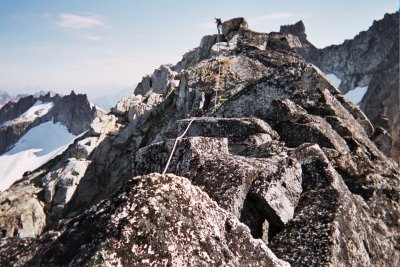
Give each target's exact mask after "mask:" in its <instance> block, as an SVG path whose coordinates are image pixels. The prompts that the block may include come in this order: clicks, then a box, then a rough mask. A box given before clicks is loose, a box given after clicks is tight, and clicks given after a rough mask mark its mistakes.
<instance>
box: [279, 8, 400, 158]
mask: <svg viewBox="0 0 400 267" xmlns="http://www.w3.org/2000/svg"><path fill="white" fill-rule="evenodd" d="M281 32H283V33H290V34H293V35H295V36H298V37H299V40H300V42H301V44H302V47H301V48H297V52H298V53H299V54H301V55H302V56H303V57H304V58H305V59H306V60H307V61H309V62H312V63H314V64H316V65H317V66H318V67H319V68H321V69H322V70H323V71H324V72H325V73H329V74H330V73H333V74H335V75H336V76H337V77H339V78H340V79H341V83H340V86H339V90H340V91H341V92H342V93H347V92H348V91H350V90H353V89H354V88H356V87H362V86H368V91H367V93H366V94H365V96H364V97H363V99H362V101H361V105H360V107H361V110H362V111H363V112H364V113H365V114H366V115H367V117H368V118H369V120H370V121H371V122H372V123H373V124H374V126H375V127H376V128H379V127H382V128H384V129H385V130H386V131H388V132H389V133H390V134H391V135H392V143H391V144H389V145H384V147H385V148H383V151H385V153H386V154H387V155H389V156H391V157H392V158H393V159H395V160H396V161H399V159H400V158H399V157H400V141H399V140H400V137H399V133H400V128H399V127H400V118H399V115H398V114H399V112H398V111H399V101H398V99H399V90H398V88H399V87H400V84H399V60H398V58H399V56H398V54H399V13H398V12H396V13H394V14H386V15H385V16H384V18H383V19H382V20H379V21H374V23H373V25H372V26H371V27H370V28H369V29H368V30H367V31H363V32H361V33H359V34H358V35H357V36H355V37H354V38H353V39H351V40H346V41H345V42H344V43H343V44H341V45H332V46H328V47H325V48H323V49H317V48H315V47H314V46H313V45H312V44H311V43H310V42H309V41H308V40H307V35H306V33H305V27H304V24H303V22H302V21H299V22H297V23H296V24H294V25H287V26H282V27H281ZM376 135H378V133H376V134H375V136H376ZM385 139H387V138H385ZM375 140H379V141H378V143H377V145H378V146H379V147H382V140H381V139H375ZM388 147H389V148H388Z"/></svg>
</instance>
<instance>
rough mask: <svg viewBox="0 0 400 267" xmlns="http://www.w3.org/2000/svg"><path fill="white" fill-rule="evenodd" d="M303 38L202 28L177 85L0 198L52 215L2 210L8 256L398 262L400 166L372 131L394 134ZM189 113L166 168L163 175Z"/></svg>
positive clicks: (55, 260) (135, 101) (93, 132)
mask: <svg viewBox="0 0 400 267" xmlns="http://www.w3.org/2000/svg"><path fill="white" fill-rule="evenodd" d="M232 24H234V23H233V22H232ZM300 39H301V38H294V37H293V36H290V35H286V34H283V33H279V34H277V33H271V34H267V33H257V32H254V31H251V30H249V29H246V28H245V27H239V28H234V30H232V31H231V32H230V33H229V34H228V35H224V42H219V43H216V42H217V40H216V36H206V37H204V38H203V39H202V41H201V44H200V47H199V48H196V49H194V50H193V51H191V52H189V53H187V54H185V55H184V57H183V59H182V61H180V62H179V63H177V64H176V65H174V66H170V67H169V68H170V70H171V71H175V72H177V73H176V74H174V75H175V76H174V79H177V80H178V79H179V84H178V83H171V82H170V83H168V81H169V78H168V77H167V76H162V75H160V76H159V77H161V78H160V79H162V81H161V82H160V84H169V85H167V87H168V88H167V90H166V91H164V92H163V93H160V94H158V93H155V92H153V90H152V89H150V90H149V91H147V92H146V93H145V94H144V95H141V96H140V97H138V96H132V97H130V98H128V99H125V100H123V101H122V102H121V103H123V104H122V105H120V106H119V107H117V108H116V109H115V110H117V109H118V111H116V112H113V114H108V115H104V116H101V117H99V118H98V119H96V120H95V121H94V122H93V123H92V125H91V129H90V130H89V131H88V132H87V133H86V134H85V135H83V136H82V137H81V138H80V139H79V140H76V141H75V143H74V144H72V145H71V146H70V148H69V149H68V150H66V151H65V152H64V153H63V154H62V155H60V156H59V157H58V158H56V159H54V160H52V161H51V162H49V163H48V164H46V166H43V167H41V168H40V169H39V170H37V171H35V172H32V173H30V174H27V175H26V176H25V177H24V178H23V179H22V180H21V181H19V182H18V183H17V184H15V185H14V186H12V187H11V188H10V189H9V190H8V191H6V192H4V193H3V194H8V193H11V194H15V193H12V190H18V192H27V193H26V198H27V199H29V197H32V198H33V195H34V194H36V195H37V199H38V201H40V202H39V203H41V205H42V207H43V211H45V212H43V214H45V218H41V219H40V220H38V225H42V224H41V223H42V222H43V223H44V227H43V228H41V230H40V236H39V237H36V236H37V234H35V233H34V231H33V230H32V229H31V228H29V227H24V226H21V225H18V224H6V222H7V221H8V219H9V218H11V219H12V218H14V217H15V215H13V213H7V212H5V213H4V215H2V216H0V228H1V230H2V231H3V232H5V237H4V238H1V239H0V253H1V254H2V255H5V256H4V257H1V258H0V265H10V264H13V263H15V262H18V263H21V264H23V263H26V264H28V265H29V264H30V265H32V264H34V263H35V264H39V263H41V264H44V265H49V266H52V265H63V264H64V265H66V264H71V265H85V264H86V265H96V264H105V265H107V264H110V265H117V264H118V263H121V265H138V264H143V265H151V264H154V263H159V264H167V263H168V262H169V263H171V264H172V265H201V264H204V265H223V264H226V265H250V266H260V265H261V266H262V265H267V266H268V265H269V264H272V265H274V264H275V265H285V262H283V261H278V258H279V259H281V260H284V261H286V262H288V263H290V264H292V265H294V266H304V265H305V266H309V265H311V266H313V265H314V266H391V265H393V266H397V265H399V263H400V250H399V245H398V244H399V240H400V231H399V229H400V227H399V226H400V225H399V222H400V209H399V188H400V172H399V169H398V165H397V164H395V162H393V161H392V160H390V159H388V158H387V157H386V156H385V155H384V154H383V153H382V152H381V151H380V150H379V149H378V148H377V147H376V145H375V143H374V142H373V140H372V139H374V140H375V141H376V142H377V143H381V144H382V147H384V146H385V144H387V141H385V140H386V139H387V138H386V137H388V136H387V135H386V134H387V132H384V131H380V132H378V131H377V130H376V129H375V128H374V127H373V126H372V124H371V122H370V121H369V120H368V119H367V117H366V116H365V115H364V113H363V112H362V111H361V110H360V109H359V108H358V107H357V106H355V105H354V103H352V102H350V101H347V100H346V99H345V98H344V96H343V95H342V94H341V93H340V91H339V90H338V89H337V88H335V87H334V86H333V85H332V84H331V83H330V82H329V81H327V80H326V79H325V75H324V74H323V73H322V72H321V71H320V70H319V69H318V68H317V67H315V66H314V65H311V64H309V63H307V62H306V61H305V60H304V59H303V58H302V57H301V56H300V55H299V54H297V53H296V51H295V49H296V46H298V42H299V40H300ZM141 86H142V87H140V88H143V85H141ZM149 88H150V87H149ZM216 90H218V93H216V92H215V91H216ZM129 105H130V106H129ZM189 123H191V126H190V128H189V129H188V131H187V132H186V135H185V136H184V137H183V138H181V139H180V140H177V141H176V150H175V151H174V153H173V155H172V160H171V163H170V165H169V166H168V169H167V173H169V174H167V175H165V176H162V175H159V174H152V173H155V172H157V173H161V172H162V171H163V170H164V168H165V167H166V164H167V161H168V159H169V157H170V155H171V152H172V148H173V147H174V144H175V138H176V137H177V136H180V135H182V134H183V133H184V132H185V130H186V129H187V127H188V125H189ZM378 140H380V141H379V142H378ZM382 147H381V149H383V148H382ZM174 175H176V176H174ZM134 176H137V177H136V178H134V179H132V177H134ZM178 176H179V177H178ZM30 188H31V189H30ZM165 201H168V202H165ZM165 203H167V204H165ZM196 203H197V204H196ZM16 204H17V201H14V202H4V201H3V202H1V203H0V209H1V210H5V211H6V210H8V209H9V208H10V205H11V206H14V205H16ZM33 206H34V207H36V205H33ZM20 212H21V214H19V216H25V217H27V218H29V216H27V214H26V213H28V212H30V214H31V210H26V211H25V210H21V211H20ZM13 216H14V217H13ZM227 221H228V222H229V223H228V224H227V223H226V222H227ZM239 221H240V222H241V223H239ZM11 227H14V229H18V232H22V231H25V232H26V233H27V235H25V236H30V237H31V238H21V237H18V235H15V230H14V231H13V232H12V231H11ZM36 229H38V227H37V228H36ZM50 231H55V232H50ZM188 232H189V233H190V234H188ZM48 233H61V236H60V237H58V238H57V237H56V235H57V234H54V235H51V237H50V238H49V237H47V239H46V235H47V234H48ZM215 233H219V234H218V235H217V234H215ZM250 235H251V236H252V237H250ZM52 237H54V238H56V240H55V241H54V242H53V241H48V240H49V239H50V240H53V239H52ZM253 238H256V239H259V240H254V239H253ZM21 244H26V245H27V246H28V248H32V249H31V251H32V252H28V249H27V248H26V247H25V248H24V247H23V246H22V245H21ZM150 245H151V246H150ZM35 246H38V248H34V247H35ZM82 248H84V249H82ZM268 248H270V249H271V250H269V249H268ZM38 251H39V252H38ZM271 251H272V252H271ZM11 253H14V254H20V255H21V257H22V258H18V257H17V258H16V257H12V255H11ZM134 263H135V264H134ZM136 263H137V264H136Z"/></svg>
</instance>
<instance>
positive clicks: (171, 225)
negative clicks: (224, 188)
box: [38, 174, 289, 266]
mask: <svg viewBox="0 0 400 267" xmlns="http://www.w3.org/2000/svg"><path fill="white" fill-rule="evenodd" d="M69 225H70V228H69V230H68V231H66V232H65V233H64V234H63V235H61V236H60V237H59V238H58V239H57V241H56V242H54V243H53V244H51V246H50V247H49V249H48V250H47V251H46V252H44V254H43V255H42V256H40V257H39V259H38V260H39V262H40V263H41V264H42V266H52V265H88V264H89V265H90V264H105V265H124V266H125V265H126V266H127V265H159V264H160V265H172V266H181V265H225V264H226V265H234V266H238V265H253V264H257V265H258V264H262V265H265V266H289V264H288V263H286V262H284V261H282V260H279V259H278V258H277V257H275V255H274V254H273V253H272V252H271V250H270V249H269V248H268V247H267V246H266V245H265V244H264V242H262V241H260V240H256V239H253V238H252V237H251V235H250V232H249V230H248V228H247V227H246V226H245V225H243V224H242V223H240V222H239V221H238V220H237V219H236V218H235V217H234V216H233V215H232V214H230V213H228V212H226V211H225V210H223V209H221V208H220V207H219V206H218V205H217V204H216V203H215V202H214V201H212V200H211V199H210V198H209V196H208V195H207V194H206V193H204V192H203V191H202V190H201V189H200V188H198V187H196V186H193V185H192V184H191V183H190V181H189V180H188V179H186V178H182V177H178V176H174V175H164V176H163V175H160V174H149V175H147V176H139V177H135V178H133V179H131V180H129V181H128V182H127V183H126V184H125V185H124V186H123V187H121V188H120V189H119V190H118V191H117V192H116V194H114V195H113V196H112V197H111V198H110V199H109V200H107V201H104V202H102V203H101V204H99V205H98V206H96V207H93V208H92V209H90V210H89V211H88V212H86V213H84V214H83V215H82V216H80V217H79V218H77V219H75V220H73V221H71V222H70V223H69ZM165 229H168V231H165ZM82 247H85V250H82V249H81V248H82Z"/></svg>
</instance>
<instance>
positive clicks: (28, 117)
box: [2, 100, 54, 126]
mask: <svg viewBox="0 0 400 267" xmlns="http://www.w3.org/2000/svg"><path fill="white" fill-rule="evenodd" d="M53 106H54V104H53V102H48V103H42V102H41V101H40V100H39V101H37V102H36V103H35V104H34V105H33V106H32V107H31V108H30V109H28V110H27V111H25V113H24V114H22V115H21V116H19V117H18V118H16V119H14V120H12V121H6V122H5V123H3V125H2V126H8V125H11V124H14V123H21V122H24V121H34V120H35V119H37V118H39V117H42V116H44V115H46V114H47V113H48V112H49V111H50V110H51V109H52V108H53Z"/></svg>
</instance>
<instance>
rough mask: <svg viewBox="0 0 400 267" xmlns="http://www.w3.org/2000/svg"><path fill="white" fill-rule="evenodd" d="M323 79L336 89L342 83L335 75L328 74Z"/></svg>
mask: <svg viewBox="0 0 400 267" xmlns="http://www.w3.org/2000/svg"><path fill="white" fill-rule="evenodd" d="M325 77H326V78H327V79H328V80H329V81H330V82H331V83H332V84H333V85H334V86H335V87H336V88H339V85H340V83H341V82H342V80H341V79H339V78H338V77H337V76H336V75H335V74H333V73H330V74H326V75H325Z"/></svg>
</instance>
